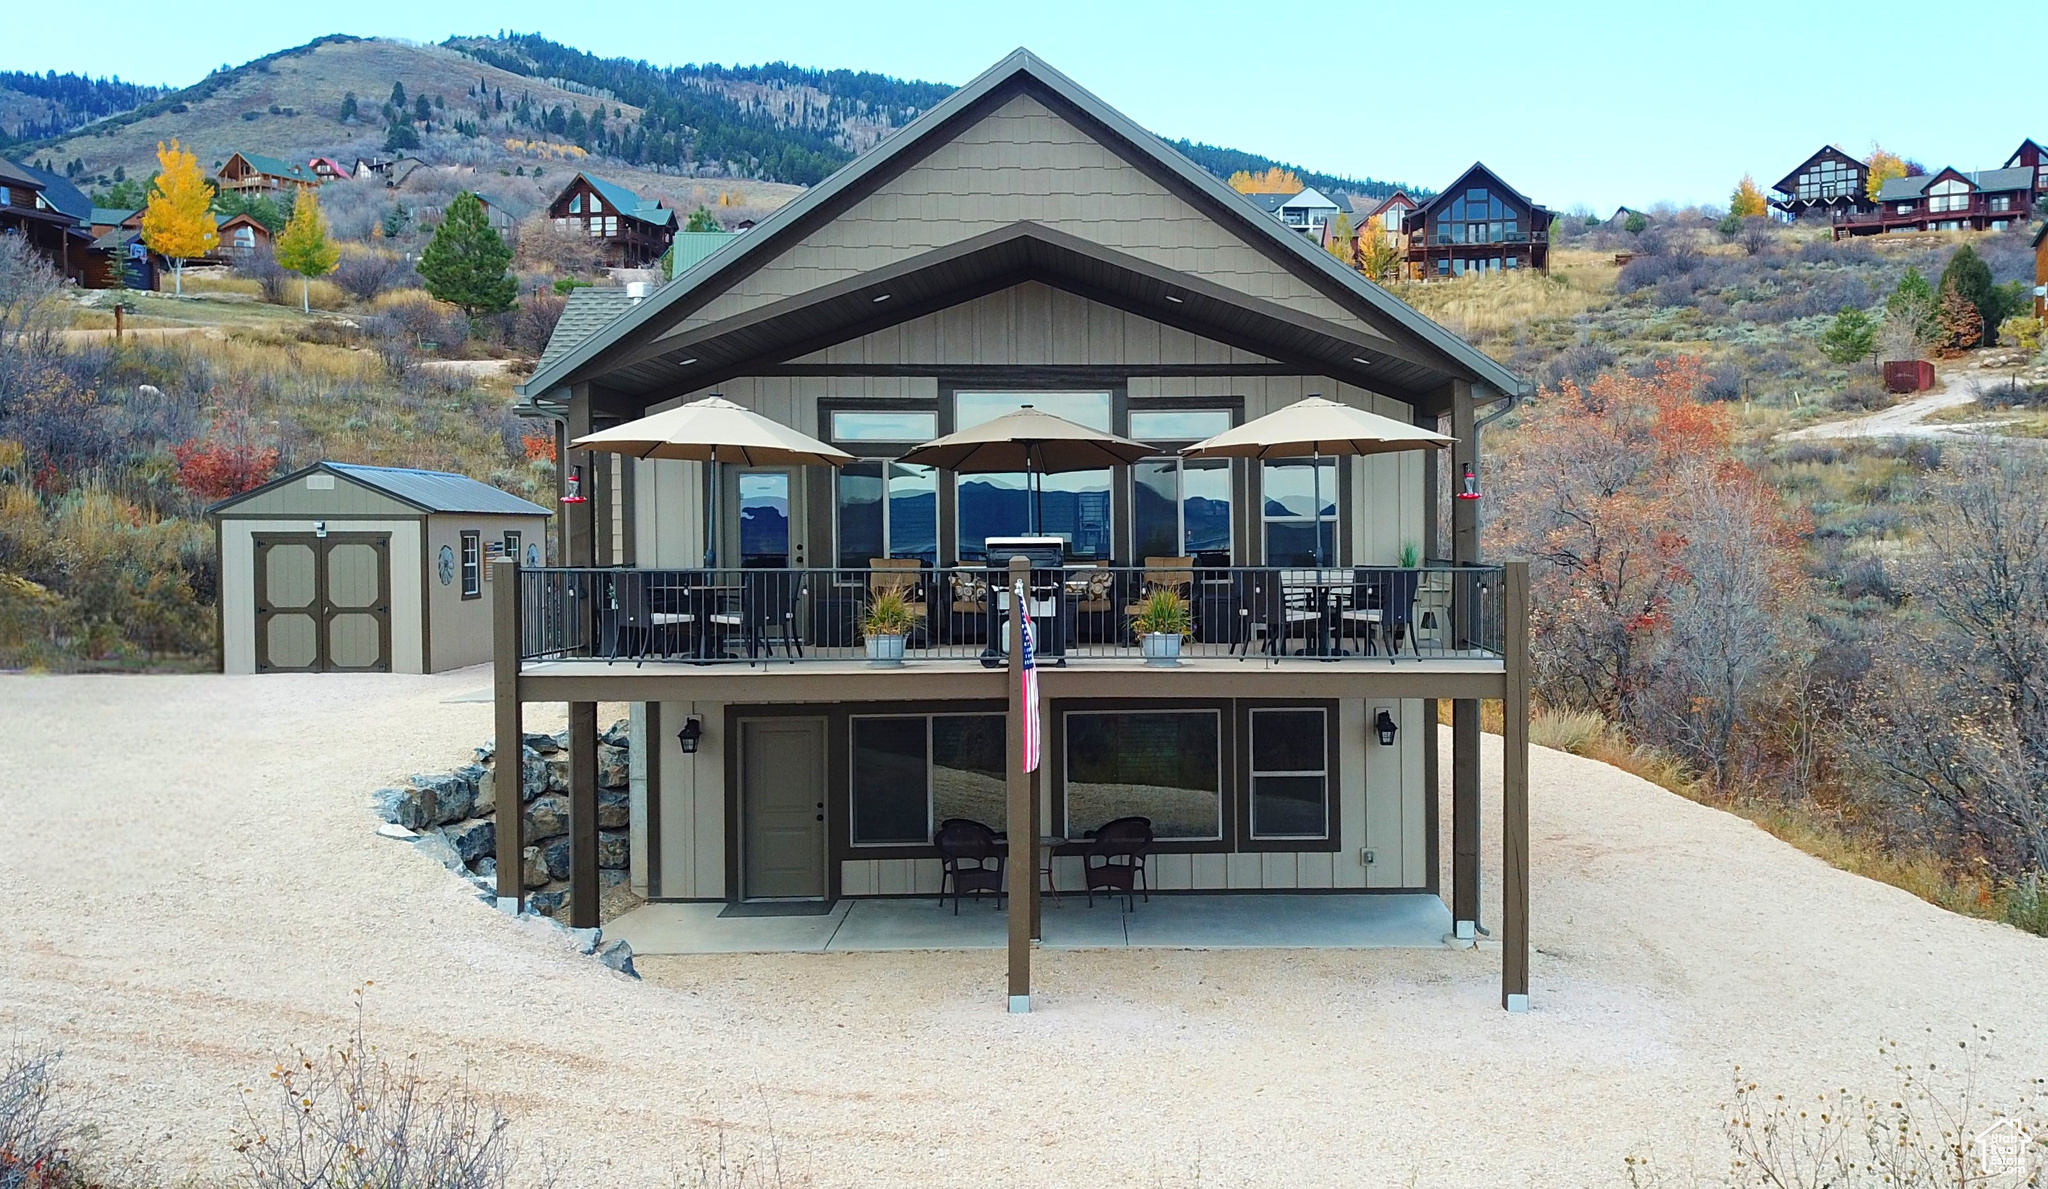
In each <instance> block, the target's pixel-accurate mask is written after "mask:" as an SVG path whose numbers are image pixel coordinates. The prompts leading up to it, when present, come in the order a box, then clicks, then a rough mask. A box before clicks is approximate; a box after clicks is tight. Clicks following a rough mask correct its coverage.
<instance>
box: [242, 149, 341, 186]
mask: <svg viewBox="0 0 2048 1189" xmlns="http://www.w3.org/2000/svg"><path fill="white" fill-rule="evenodd" d="M237 157H240V158H241V159H242V160H244V161H247V162H248V163H249V166H250V168H252V169H254V170H255V171H256V172H257V173H261V174H268V175H270V176H272V177H281V178H290V179H292V180H293V181H298V182H317V181H319V180H320V179H319V178H317V177H315V176H314V175H313V170H312V167H311V166H308V165H301V164H299V163H298V162H296V161H283V160H279V159H278V158H276V157H265V156H263V155H262V154H260V153H244V152H241V151H239V150H237V151H236V152H233V153H229V154H228V161H233V160H234V159H235V158H237ZM221 168H222V169H226V168H227V162H222V163H221Z"/></svg>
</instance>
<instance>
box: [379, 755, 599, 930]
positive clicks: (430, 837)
mask: <svg viewBox="0 0 2048 1189" xmlns="http://www.w3.org/2000/svg"><path fill="white" fill-rule="evenodd" d="M520 753H521V765H520V767H521V781H520V789H519V799H520V802H521V803H522V805H523V806H524V807H525V815H526V835H525V837H526V849H525V873H524V874H525V884H526V890H527V903H528V905H529V907H530V908H531V909H532V910H533V911H535V912H540V913H545V914H547V915H549V916H554V915H556V914H557V913H559V912H565V911H566V909H567V906H568V902H569V882H568V881H569V795H568V794H569V752H568V732H567V731H566V730H565V731H563V732H562V733H560V734H557V735H536V734H529V735H527V736H526V739H525V742H524V745H523V746H522V747H521V748H520ZM629 761H630V750H629V747H628V743H627V723H626V720H624V719H621V720H619V721H618V722H615V723H613V724H612V725H611V727H610V728H609V729H607V730H606V731H605V732H604V733H603V734H602V735H600V736H599V737H598V744H597V827H598V833H597V866H598V879H599V889H600V894H602V893H603V892H607V891H610V890H611V889H612V888H614V887H616V886H618V885H619V884H622V883H624V882H626V879H627V869H628V867H629V865H630V855H631V834H630V831H629V825H630V819H631V794H630V792H629V790H628V784H629V780H630V762H629ZM497 778H498V765H497V761H496V757H495V756H494V755H493V747H492V745H491V744H485V745H484V746H482V747H479V748H477V749H476V760H475V762H474V763H471V764H466V765H464V766H462V767H460V768H457V769H455V770H454V771H452V772H435V773H421V774H416V775H414V776H413V777H412V778H411V780H409V781H407V782H406V783H405V784H403V785H399V786H397V787H395V788H384V789H378V790H377V792H376V793H375V794H374V796H373V798H372V802H373V804H374V806H375V808H376V811H377V816H378V817H380V818H382V819H383V820H384V821H386V822H387V823H390V825H393V826H398V827H401V828H402V829H403V830H406V831H411V832H413V833H415V834H417V835H418V836H419V837H418V839H417V842H416V845H418V846H419V847H420V848H421V849H423V850H426V851H428V852H429V853H430V854H432V855H433V856H434V857H435V858H438V859H440V860H441V862H442V863H444V864H445V865H447V866H448V867H449V868H450V869H451V870H457V871H460V872H462V873H463V874H464V875H465V876H466V877H467V878H468V879H469V880H470V882H471V883H472V884H473V885H475V886H476V888H477V890H478V891H479V892H480V893H482V894H484V895H485V896H487V897H495V896H496V894H497V878H498V860H497V847H498V824H497V807H498V797H497ZM393 832H394V833H396V831H393Z"/></svg>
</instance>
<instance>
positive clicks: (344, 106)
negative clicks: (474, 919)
mask: <svg viewBox="0 0 2048 1189" xmlns="http://www.w3.org/2000/svg"><path fill="white" fill-rule="evenodd" d="M356 111H357V107H356V93H355V92H354V91H349V92H346V93H344V94H343V95H342V97H341V122H342V123H344V124H346V123H348V122H349V121H350V120H353V119H355V118H356Z"/></svg>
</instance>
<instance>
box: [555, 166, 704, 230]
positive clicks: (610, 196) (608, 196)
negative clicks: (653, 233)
mask: <svg viewBox="0 0 2048 1189" xmlns="http://www.w3.org/2000/svg"><path fill="white" fill-rule="evenodd" d="M576 177H578V178H582V179H583V180H584V181H586V182H588V183H590V188H591V189H593V190H595V191H597V192H598V194H599V195H601V196H602V197H603V198H604V200H605V202H607V203H608V204H610V205H611V207H612V209H613V210H616V211H618V212H619V213H620V214H622V215H629V216H631V217H633V218H635V219H638V220H640V221H641V222H642V223H652V224H654V225H655V226H656V227H667V226H669V225H670V224H672V223H674V222H675V221H676V213H675V212H674V211H672V210H669V209H668V208H667V207H665V206H663V205H661V200H660V199H658V198H642V197H640V196H639V195H638V194H635V193H633V192H632V191H631V190H628V189H626V188H625V187H624V186H621V185H619V184H618V183H617V182H608V181H605V180H604V179H603V178H601V177H598V176H596V175H594V174H588V173H580V172H579V173H578V174H577V175H576ZM575 184H576V178H570V179H569V185H570V186H573V185H575ZM563 189H564V190H566V189H568V186H564V187H563Z"/></svg>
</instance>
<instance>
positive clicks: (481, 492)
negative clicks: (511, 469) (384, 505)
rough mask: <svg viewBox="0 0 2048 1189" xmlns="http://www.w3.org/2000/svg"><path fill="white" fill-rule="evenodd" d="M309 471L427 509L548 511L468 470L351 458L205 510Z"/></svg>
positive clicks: (229, 505) (320, 464)
mask: <svg viewBox="0 0 2048 1189" xmlns="http://www.w3.org/2000/svg"><path fill="white" fill-rule="evenodd" d="M315 471H327V472H329V473H330V474H334V475H339V476H341V477H342V478H344V479H347V480H349V481H350V482H352V483H360V484H362V485H363V486H364V487H368V488H371V489H372V490H375V491H380V492H383V493H384V494H385V495H388V496H390V497H391V498H393V499H395V500H400V501H402V502H404V503H408V504H411V505H412V506H413V507H415V508H418V509H419V510H420V511H422V512H427V513H441V512H453V513H466V514H469V515H474V516H548V515H551V513H550V512H549V511H548V510H547V509H546V508H543V507H541V506H540V505H539V504H536V503H534V502H533V501H531V500H524V499H521V498H519V497H518V496H516V495H513V494H512V493H511V492H508V491H500V490H499V489H497V488H495V487H492V486H491V485H490V484H488V483H479V482H478V481H476V480H475V479H472V478H470V477H469V476H468V475H455V474H450V473H449V472H447V471H422V470H413V469H409V468H405V467H371V466H360V465H358V464H356V463H351V462H316V463H314V464H313V465H312V466H309V467H306V468H304V469H302V470H297V471H293V472H292V473H291V474H289V475H283V476H280V477H278V478H276V479H272V480H271V481H270V482H268V483H265V484H264V485H263V486H261V487H258V488H255V489H253V490H250V491H245V492H243V493H242V494H240V495H238V496H232V497H230V498H228V499H225V500H222V501H221V502H220V503H217V504H215V505H214V506H213V507H211V508H208V509H207V513H208V514H209V515H215V514H218V513H220V512H223V511H226V510H227V509H229V508H232V507H233V506H235V505H236V504H238V503H241V502H242V501H243V500H246V499H248V498H249V497H251V496H253V495H256V494H257V493H258V492H265V491H272V490H275V489H276V488H278V487H282V486H284V485H285V484H288V483H293V482H296V481H297V480H299V479H302V478H304V477H306V476H307V475H309V474H312V473H313V472H315Z"/></svg>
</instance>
